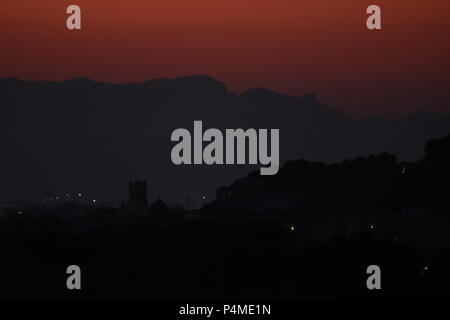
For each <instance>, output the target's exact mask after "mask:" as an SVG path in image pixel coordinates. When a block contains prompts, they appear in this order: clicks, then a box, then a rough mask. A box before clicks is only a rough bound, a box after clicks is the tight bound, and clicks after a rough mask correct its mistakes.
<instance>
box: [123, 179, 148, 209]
mask: <svg viewBox="0 0 450 320" xmlns="http://www.w3.org/2000/svg"><path fill="white" fill-rule="evenodd" d="M128 206H129V207H132V208H142V207H148V200H147V182H145V181H138V180H137V181H130V182H129V184H128Z"/></svg>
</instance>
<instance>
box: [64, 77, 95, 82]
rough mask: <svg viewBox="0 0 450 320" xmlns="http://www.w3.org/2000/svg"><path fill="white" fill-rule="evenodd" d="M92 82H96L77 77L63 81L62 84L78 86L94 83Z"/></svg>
mask: <svg viewBox="0 0 450 320" xmlns="http://www.w3.org/2000/svg"><path fill="white" fill-rule="evenodd" d="M92 82H94V81H93V80H91V79H90V78H87V77H77V78H73V79H69V80H65V81H62V82H61V83H76V84H81V83H92Z"/></svg>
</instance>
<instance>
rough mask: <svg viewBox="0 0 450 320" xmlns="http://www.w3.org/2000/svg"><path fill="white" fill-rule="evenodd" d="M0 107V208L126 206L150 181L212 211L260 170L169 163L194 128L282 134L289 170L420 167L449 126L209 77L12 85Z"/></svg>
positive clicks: (8, 82) (1, 82) (5, 84)
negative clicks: (232, 85) (63, 201)
mask: <svg viewBox="0 0 450 320" xmlns="http://www.w3.org/2000/svg"><path fill="white" fill-rule="evenodd" d="M0 105H1V108H0V119H1V120H0V122H1V125H0V145H1V146H2V150H3V152H2V154H3V157H2V158H1V160H0V171H1V174H2V177H3V179H2V181H1V182H0V194H1V195H2V196H0V198H1V199H0V200H13V199H39V198H41V197H43V196H46V195H50V194H56V193H63V192H64V193H65V192H69V191H72V190H73V191H75V192H79V191H83V192H91V193H93V194H96V195H98V197H99V199H100V198H105V199H117V200H119V199H121V198H124V197H125V195H126V185H127V181H128V180H130V179H146V180H147V181H148V183H149V187H150V192H149V193H150V197H152V196H154V195H155V194H158V195H161V197H162V198H163V199H165V200H169V201H178V202H182V201H183V199H185V198H186V197H188V196H189V197H190V198H191V199H201V198H203V196H204V195H207V198H208V200H209V199H211V198H213V197H214V192H215V189H216V188H217V187H218V186H221V185H224V184H228V183H230V182H232V181H233V180H234V179H236V178H238V177H240V176H243V175H245V174H246V173H247V172H249V171H251V170H255V166H178V167H177V166H174V165H173V164H171V161H170V150H171V147H172V146H173V143H171V141H170V135H171V132H172V131H173V130H175V129H176V128H180V127H182V128H187V129H189V130H192V124H193V121H194V120H202V121H203V124H204V128H205V129H206V128H210V127H215V128H219V129H225V128H244V129H245V128H269V129H270V128H279V129H280V139H281V140H280V148H281V149H280V157H281V162H282V163H284V162H286V161H287V160H297V159H301V158H305V159H308V160H321V161H325V162H333V161H340V160H343V159H345V158H353V157H357V156H364V155H368V154H373V153H381V152H391V153H394V154H395V155H396V156H397V157H398V158H399V159H402V160H416V159H418V158H420V157H421V156H422V155H423V150H422V149H423V145H424V144H425V142H426V141H427V140H429V139H431V138H440V137H442V136H444V135H446V134H447V133H448V132H450V115H445V114H434V113H429V112H415V113H413V114H411V115H407V116H404V117H401V118H399V119H388V118H386V117H384V116H372V117H368V118H364V119H354V118H352V117H350V116H348V115H346V114H345V113H343V112H341V111H339V110H337V109H335V108H333V107H331V106H329V105H327V104H324V103H322V102H321V101H320V100H319V99H318V98H317V96H316V95H314V94H310V95H305V96H303V97H291V96H287V95H283V94H280V93H277V92H275V91H272V90H268V89H262V88H253V89H249V90H246V91H244V92H242V93H240V94H236V93H233V92H230V91H228V89H227V87H226V85H225V84H224V83H223V82H220V81H217V80H216V79H214V78H212V77H209V76H204V75H194V76H186V77H180V78H175V79H166V78H157V79H153V80H150V81H146V82H139V83H105V82H97V81H93V80H91V79H89V78H84V77H79V78H74V79H70V80H66V81H60V82H57V81H25V80H21V79H18V78H4V79H0ZM199 201H200V200H199Z"/></svg>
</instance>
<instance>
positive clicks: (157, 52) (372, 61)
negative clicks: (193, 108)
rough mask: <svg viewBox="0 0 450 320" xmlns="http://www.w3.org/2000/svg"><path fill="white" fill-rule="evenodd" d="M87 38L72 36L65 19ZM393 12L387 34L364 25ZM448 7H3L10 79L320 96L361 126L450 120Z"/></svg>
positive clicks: (57, 1)
mask: <svg viewBox="0 0 450 320" xmlns="http://www.w3.org/2000/svg"><path fill="white" fill-rule="evenodd" d="M70 4H77V5H79V6H80V7H81V10H82V30H80V31H69V30H67V28H66V23H65V21H66V18H67V16H68V15H67V14H66V8H67V6H68V5H70ZM370 4H377V5H379V6H380V7H381V9H382V27H383V30H381V31H369V30H367V28H366V26H365V20H366V17H367V15H366V13H365V11H366V8H367V6H368V5H370ZM449 13H450V1H448V0H433V1H429V0H389V1H386V0H384V1H382V0H370V1H366V0H345V1H338V0H228V1H225V0H189V1H186V0H126V1H125V0H72V1H63V0H20V1H18V0H2V1H1V2H0V43H1V48H0V49H1V50H0V78H3V77H11V76H13V77H19V78H23V79H27V80H37V79H39V80H65V79H69V78H73V77H78V76H84V77H89V78H92V79H94V80H98V81H107V82H139V81H146V80H149V79H153V78H157V77H169V78H171V77H177V76H183V75H191V74H207V75H210V76H212V77H214V78H216V79H218V80H220V81H223V82H225V83H226V84H227V86H228V88H229V89H230V90H232V91H235V92H241V91H243V90H246V89H249V88H253V87H265V88H269V89H272V90H276V91H279V92H282V93H287V94H290V95H293V96H299V95H303V94H307V93H316V94H318V96H319V98H320V99H321V100H322V101H324V102H326V103H329V104H331V105H333V106H335V107H337V108H338V109H340V110H342V111H344V112H347V113H349V114H351V115H353V116H356V117H360V116H366V115H373V114H385V115H389V116H399V115H402V114H405V113H409V112H413V111H416V110H419V109H420V110H428V111H435V112H446V113H449V112H450V94H449V84H450V41H449V39H450V14H449Z"/></svg>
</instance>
